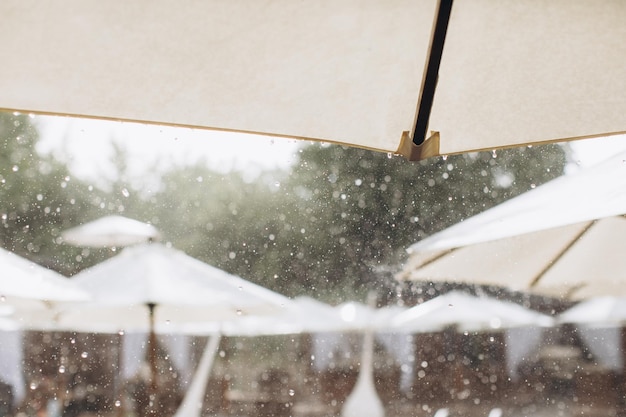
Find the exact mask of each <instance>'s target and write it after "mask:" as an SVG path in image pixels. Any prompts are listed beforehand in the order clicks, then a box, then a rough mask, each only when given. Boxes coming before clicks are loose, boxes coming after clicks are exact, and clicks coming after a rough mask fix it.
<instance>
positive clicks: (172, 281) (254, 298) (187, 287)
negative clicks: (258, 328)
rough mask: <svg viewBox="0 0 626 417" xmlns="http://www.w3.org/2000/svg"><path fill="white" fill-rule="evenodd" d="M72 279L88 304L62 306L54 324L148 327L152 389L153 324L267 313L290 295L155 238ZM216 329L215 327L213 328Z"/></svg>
mask: <svg viewBox="0 0 626 417" xmlns="http://www.w3.org/2000/svg"><path fill="white" fill-rule="evenodd" d="M73 280H74V281H75V282H76V283H77V284H78V285H79V286H80V287H81V288H84V289H85V290H87V291H88V292H89V293H90V294H92V296H93V299H94V301H93V302H92V303H90V305H89V306H81V307H80V308H73V309H66V310H64V311H61V312H60V313H59V314H58V320H57V325H58V326H59V327H60V328H67V329H72V330H78V331H81V330H82V331H91V332H118V331H119V330H120V329H123V330H125V331H129V330H133V329H134V330H137V329H147V330H148V331H149V346H150V350H149V352H148V353H149V363H150V369H151V381H152V388H151V389H152V390H153V393H156V388H157V387H156V385H155V384H156V378H155V371H156V370H155V367H156V357H155V345H156V334H155V333H156V331H157V330H158V325H160V326H161V329H162V330H163V331H166V332H175V331H176V326H177V325H178V324H181V323H190V322H191V323H193V322H212V323H219V322H220V321H224V320H227V319H234V318H237V317H240V316H243V315H246V314H271V313H276V312H279V311H280V310H281V309H283V308H285V307H286V306H287V305H288V304H289V302H290V300H289V299H288V298H286V297H283V296H281V295H279V294H277V293H275V292H272V291H270V290H267V289H265V288H263V287H260V286H258V285H255V284H253V283H251V282H249V281H246V280H243V279H241V278H239V277H235V276H233V275H230V274H228V273H226V272H225V271H222V270H220V269H218V268H214V267H212V266H210V265H207V264H205V263H203V262H200V261H198V260H196V259H194V258H192V257H189V256H187V255H185V254H184V253H183V252H180V251H177V250H174V249H172V248H168V247H166V246H164V245H162V244H159V243H151V244H145V245H137V246H133V247H130V248H127V249H124V250H123V251H122V252H121V253H120V254H119V255H116V256H115V257H113V258H110V259H109V260H107V261H104V262H102V263H100V264H98V265H96V266H94V267H91V268H88V269H85V270H83V271H82V272H81V273H79V274H77V275H76V276H74V277H73ZM216 329H218V326H216V327H215V328H214V329H213V333H215V330H216Z"/></svg>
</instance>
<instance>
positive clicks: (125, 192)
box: [122, 188, 130, 198]
mask: <svg viewBox="0 0 626 417" xmlns="http://www.w3.org/2000/svg"><path fill="white" fill-rule="evenodd" d="M122 195H123V196H124V197H127V198H128V197H130V192H129V191H128V189H127V188H122Z"/></svg>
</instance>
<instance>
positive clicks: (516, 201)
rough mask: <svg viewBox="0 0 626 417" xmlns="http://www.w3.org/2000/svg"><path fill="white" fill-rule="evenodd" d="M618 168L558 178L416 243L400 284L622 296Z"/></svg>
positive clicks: (625, 174) (625, 181)
mask: <svg viewBox="0 0 626 417" xmlns="http://www.w3.org/2000/svg"><path fill="white" fill-rule="evenodd" d="M624 161H626V154H620V155H617V156H615V157H613V158H611V159H609V160H607V161H605V162H603V163H601V164H598V165H596V166H593V167H590V168H584V169H581V170H579V171H578V172H576V173H574V174H571V175H566V176H562V177H560V178H557V179H555V180H553V181H550V182H548V183H546V184H544V185H542V186H540V187H537V188H535V189H533V190H530V191H528V192H526V193H524V194H522V195H520V196H518V197H515V198H512V199H510V200H508V201H506V202H504V203H502V204H500V205H498V206H496V207H494V208H492V209H489V210H486V211H484V212H483V213H481V214H478V215H476V216H474V217H471V218H469V219H466V220H464V221H462V222H460V223H458V224H456V225H454V226H452V227H450V228H448V229H445V230H443V231H441V232H439V233H436V234H434V235H432V236H430V237H428V238H426V239H424V240H422V241H420V242H417V243H416V244H414V245H412V246H411V247H410V248H409V249H408V251H409V259H408V261H407V263H406V265H405V267H404V268H403V271H402V272H401V273H400V275H399V278H400V279H409V280H423V281H455V282H465V283H474V284H489V285H499V286H504V287H510V288H514V289H518V290H528V289H532V290H533V291H537V292H543V293H547V294H552V295H560V296H569V297H572V298H584V297H590V296H595V295H607V294H612V295H620V294H622V295H623V291H624V288H626V287H624V285H623V282H624V281H625V280H626V276H625V275H624V274H625V273H626V257H624V256H622V253H623V252H624V250H626V247H624V242H625V241H624V239H623V236H624V235H625V233H626V218H625V217H624V216H623V215H624V214H625V213H626V163H625V162H624Z"/></svg>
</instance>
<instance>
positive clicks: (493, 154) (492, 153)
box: [491, 149, 498, 158]
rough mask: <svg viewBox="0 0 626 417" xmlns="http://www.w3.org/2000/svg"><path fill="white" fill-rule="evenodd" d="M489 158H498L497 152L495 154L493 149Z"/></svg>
mask: <svg viewBox="0 0 626 417" xmlns="http://www.w3.org/2000/svg"><path fill="white" fill-rule="evenodd" d="M491 156H493V157H494V158H497V157H498V154H497V152H496V150H495V149H493V150H492V151H491Z"/></svg>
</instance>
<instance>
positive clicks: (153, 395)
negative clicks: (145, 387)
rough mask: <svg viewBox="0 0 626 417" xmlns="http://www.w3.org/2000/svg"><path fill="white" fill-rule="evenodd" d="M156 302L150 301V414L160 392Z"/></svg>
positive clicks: (153, 410)
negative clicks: (155, 325) (155, 327)
mask: <svg viewBox="0 0 626 417" xmlns="http://www.w3.org/2000/svg"><path fill="white" fill-rule="evenodd" d="M155 307H156V304H153V303H148V309H149V311H150V328H149V335H148V349H149V350H148V361H149V365H150V406H149V410H150V414H155V410H156V403H157V393H158V384H157V358H156V350H157V346H156V344H157V340H156V333H155V332H154V309H155Z"/></svg>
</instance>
